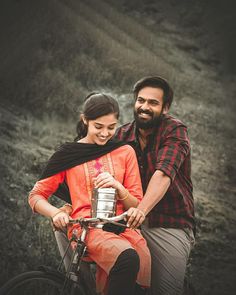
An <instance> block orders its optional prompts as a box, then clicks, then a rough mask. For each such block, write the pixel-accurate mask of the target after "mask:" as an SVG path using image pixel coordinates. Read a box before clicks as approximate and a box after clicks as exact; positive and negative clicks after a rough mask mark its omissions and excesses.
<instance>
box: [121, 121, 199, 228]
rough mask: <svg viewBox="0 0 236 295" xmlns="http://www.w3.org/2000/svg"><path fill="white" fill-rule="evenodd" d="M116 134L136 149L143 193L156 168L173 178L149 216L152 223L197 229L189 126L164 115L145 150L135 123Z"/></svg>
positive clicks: (160, 225) (150, 224)
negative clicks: (141, 146) (141, 145)
mask: <svg viewBox="0 0 236 295" xmlns="http://www.w3.org/2000/svg"><path fill="white" fill-rule="evenodd" d="M116 137H117V138H118V139H120V140H123V141H125V142H127V143H129V144H130V145H131V146H132V147H133V148H134V149H135V151H136V155H137V158H138V162H139V169H140V174H141V179H142V185H143V191H144V193H145V191H146V189H147V186H148V183H149V181H150V179H151V177H152V175H153V174H154V172H155V171H156V170H161V171H162V172H164V173H165V174H166V175H168V176H169V177H170V179H171V184H170V187H169V189H168V190H167V192H166V194H165V195H164V197H163V198H162V199H161V201H160V202H159V203H158V204H157V205H156V206H155V207H154V208H153V209H152V211H151V212H150V213H149V215H148V216H149V226H150V227H171V228H184V227H190V228H194V227H195V221H194V203H193V195H192V191H193V186H192V181H191V159H190V143H189V139H188V134H187V127H186V126H185V125H184V124H183V123H182V122H181V121H179V120H177V119H175V118H174V117H172V116H170V115H163V119H162V121H161V124H160V125H159V127H158V128H156V129H155V130H154V131H153V133H152V134H151V135H150V136H149V138H148V143H147V146H146V147H145V149H144V150H143V151H142V150H141V148H140V144H139V141H138V139H137V138H138V130H137V129H136V126H135V122H132V123H128V124H125V125H123V126H121V127H119V128H118V130H117V134H116ZM157 189H158V188H157Z"/></svg>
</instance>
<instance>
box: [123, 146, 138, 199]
mask: <svg viewBox="0 0 236 295" xmlns="http://www.w3.org/2000/svg"><path fill="white" fill-rule="evenodd" d="M127 148H128V149H127V150H128V152H127V156H126V163H125V175H124V182H123V185H124V187H125V188H126V189H127V190H128V191H129V193H130V194H131V195H133V196H134V197H136V198H137V199H138V201H141V200H142V197H143V190H142V183H141V178H140V173H139V167H138V161H137V158H136V154H135V151H134V149H133V148H132V147H131V146H127Z"/></svg>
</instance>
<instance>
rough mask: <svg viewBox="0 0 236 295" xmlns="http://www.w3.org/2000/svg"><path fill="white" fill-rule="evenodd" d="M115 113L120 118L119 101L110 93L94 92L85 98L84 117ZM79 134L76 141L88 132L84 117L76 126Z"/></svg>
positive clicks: (91, 118) (89, 117)
mask: <svg viewBox="0 0 236 295" xmlns="http://www.w3.org/2000/svg"><path fill="white" fill-rule="evenodd" d="M109 114H114V115H115V116H116V118H117V119H119V114H120V110H119V105H118V102H117V101H116V100H115V99H114V98H113V97H111V96H110V95H108V94H104V93H96V92H92V93H90V94H89V95H88V96H86V98H85V99H84V105H83V112H82V115H83V116H84V119H85V120H87V121H89V120H96V119H97V118H100V117H102V116H106V115H109ZM76 132H77V136H76V138H75V141H77V140H79V139H81V138H83V137H85V136H86V135H87V132H88V126H87V125H86V124H84V121H83V120H82V117H81V118H80V120H79V122H78V123H77V126H76Z"/></svg>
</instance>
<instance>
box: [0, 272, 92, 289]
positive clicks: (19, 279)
mask: <svg viewBox="0 0 236 295" xmlns="http://www.w3.org/2000/svg"><path fill="white" fill-rule="evenodd" d="M63 284H64V276H63V275H62V274H60V273H56V272H47V271H29V272H25V273H22V274H20V275H18V276H16V277H14V278H12V279H11V280H9V281H8V282H7V283H6V284H5V285H3V286H2V287H1V288H0V295H60V294H63V295H75V294H76V295H86V292H85V290H84V288H83V287H82V286H81V285H80V286H79V285H76V287H75V288H74V289H73V290H72V288H71V286H72V285H71V286H70V288H68V290H66V291H65V290H64V291H62V289H63ZM73 286H75V285H73Z"/></svg>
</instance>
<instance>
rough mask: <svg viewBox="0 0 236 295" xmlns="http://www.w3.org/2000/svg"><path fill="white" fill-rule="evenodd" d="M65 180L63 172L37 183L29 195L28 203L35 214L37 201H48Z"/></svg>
mask: <svg viewBox="0 0 236 295" xmlns="http://www.w3.org/2000/svg"><path fill="white" fill-rule="evenodd" d="M64 179H65V172H64V171H63V172H60V173H57V174H55V175H53V176H50V177H48V178H45V179H41V180H39V181H37V182H36V183H35V185H34V187H33V189H32V190H31V191H30V193H29V197H28V202H29V205H30V207H31V208H32V210H33V211H34V212H35V210H34V208H35V204H36V203H37V202H38V201H39V200H48V198H49V197H50V196H51V195H52V194H53V193H54V192H55V191H56V190H57V188H58V186H59V184H60V183H62V182H63V181H64Z"/></svg>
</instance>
